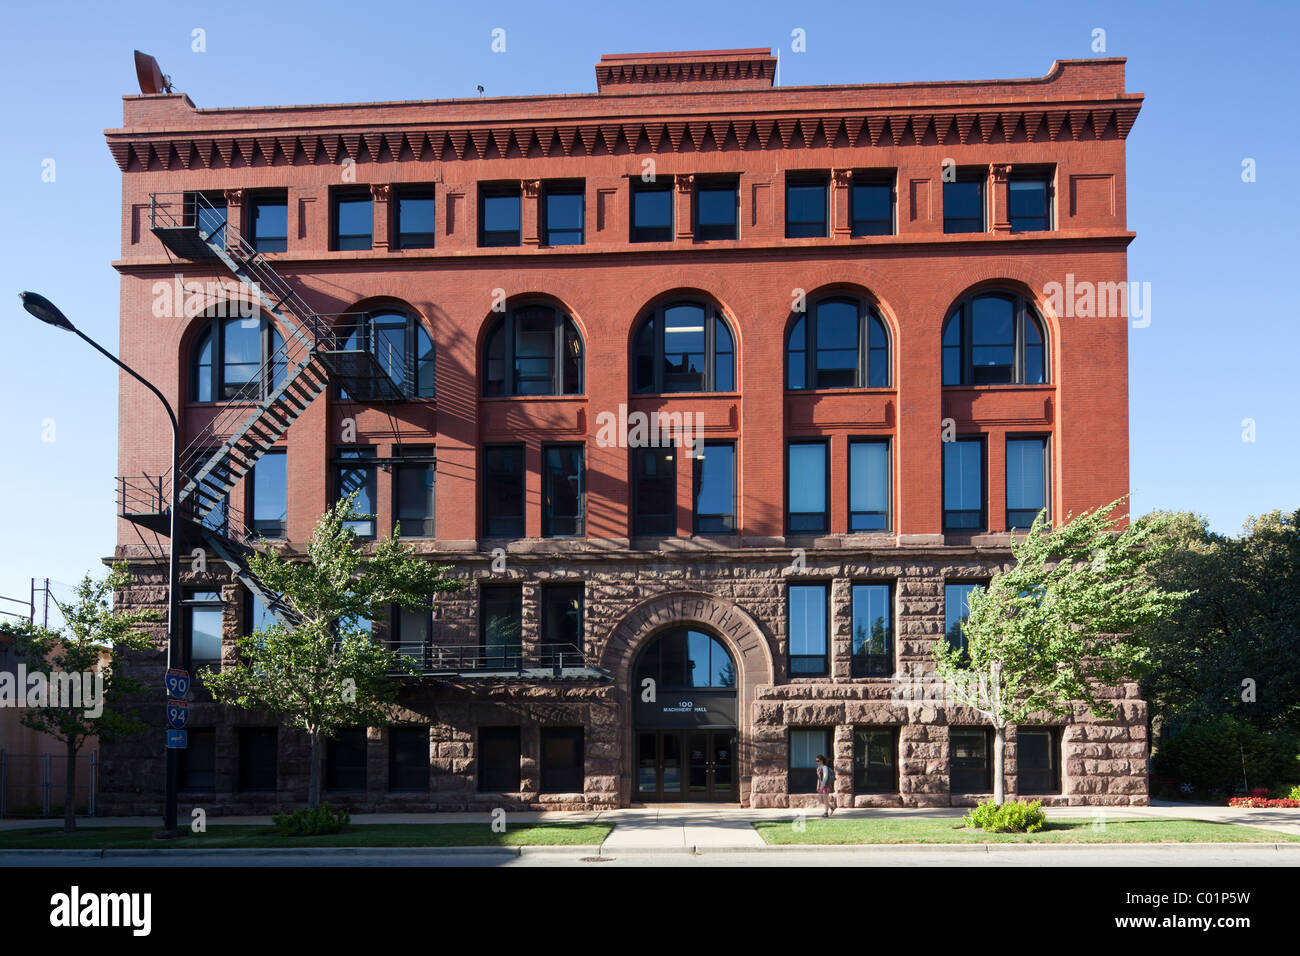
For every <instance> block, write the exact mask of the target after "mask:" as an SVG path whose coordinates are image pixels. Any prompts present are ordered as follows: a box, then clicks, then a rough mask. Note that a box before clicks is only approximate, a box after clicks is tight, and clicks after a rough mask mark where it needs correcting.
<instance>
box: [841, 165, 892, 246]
mask: <svg viewBox="0 0 1300 956" xmlns="http://www.w3.org/2000/svg"><path fill="white" fill-rule="evenodd" d="M849 218H850V220H851V222H852V232H853V235H855V236H892V235H893V234H894V173H893V172H892V171H891V172H889V173H887V174H882V173H871V172H863V173H854V174H853V187H852V191H851V192H850V193H849Z"/></svg>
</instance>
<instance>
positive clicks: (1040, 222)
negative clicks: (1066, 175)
mask: <svg viewBox="0 0 1300 956" xmlns="http://www.w3.org/2000/svg"><path fill="white" fill-rule="evenodd" d="M1007 218H1008V219H1009V220H1010V221H1011V231H1012V232H1045V231H1046V230H1048V229H1051V228H1052V210H1051V190H1050V177H1049V176H1048V175H1047V174H1045V173H1038V174H1019V175H1017V174H1013V175H1012V176H1011V178H1010V179H1008V181H1007Z"/></svg>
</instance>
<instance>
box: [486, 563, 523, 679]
mask: <svg viewBox="0 0 1300 956" xmlns="http://www.w3.org/2000/svg"><path fill="white" fill-rule="evenodd" d="M523 621H524V592H523V588H522V587H521V586H520V585H517V584H495V585H482V586H480V589H479V628H480V630H479V659H480V663H481V664H482V666H483V667H485V668H488V669H490V670H498V669H503V668H517V667H518V666H519V655H520V653H521V652H522V650H523V647H522V637H521V635H522V634H523Z"/></svg>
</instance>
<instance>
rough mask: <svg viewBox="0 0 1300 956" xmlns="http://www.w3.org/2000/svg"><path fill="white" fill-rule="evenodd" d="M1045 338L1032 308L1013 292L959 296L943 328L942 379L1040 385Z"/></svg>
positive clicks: (1044, 377)
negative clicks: (958, 300) (967, 296)
mask: <svg viewBox="0 0 1300 956" xmlns="http://www.w3.org/2000/svg"><path fill="white" fill-rule="evenodd" d="M1046 381H1047V339H1046V337H1045V336H1044V334H1043V321H1042V318H1041V317H1040V316H1039V314H1038V312H1037V311H1036V310H1035V309H1034V307H1033V306H1032V305H1031V304H1030V303H1029V301H1028V300H1027V299H1026V298H1025V297H1024V296H1022V295H1017V294H1016V293H1014V292H981V293H979V294H978V295H973V296H970V297H969V298H966V299H963V300H962V301H961V302H959V303H958V304H957V307H956V308H955V309H954V310H953V312H952V314H951V315H949V316H948V321H947V324H945V325H944V328H943V384H945V385H1042V384H1044V383H1045V382H1046Z"/></svg>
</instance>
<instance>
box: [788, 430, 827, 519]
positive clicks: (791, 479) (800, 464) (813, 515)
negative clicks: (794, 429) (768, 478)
mask: <svg viewBox="0 0 1300 956" xmlns="http://www.w3.org/2000/svg"><path fill="white" fill-rule="evenodd" d="M826 459H827V443H826V442H825V441H792V442H790V444H789V445H788V446H787V447H786V471H785V488H786V508H787V512H786V516H785V525H786V529H787V531H788V532H789V533H791V534H800V533H819V532H820V533H824V532H826V531H827V530H829V528H830V505H829V501H830V483H829V477H828V476H829V471H828V469H827V467H826Z"/></svg>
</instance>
